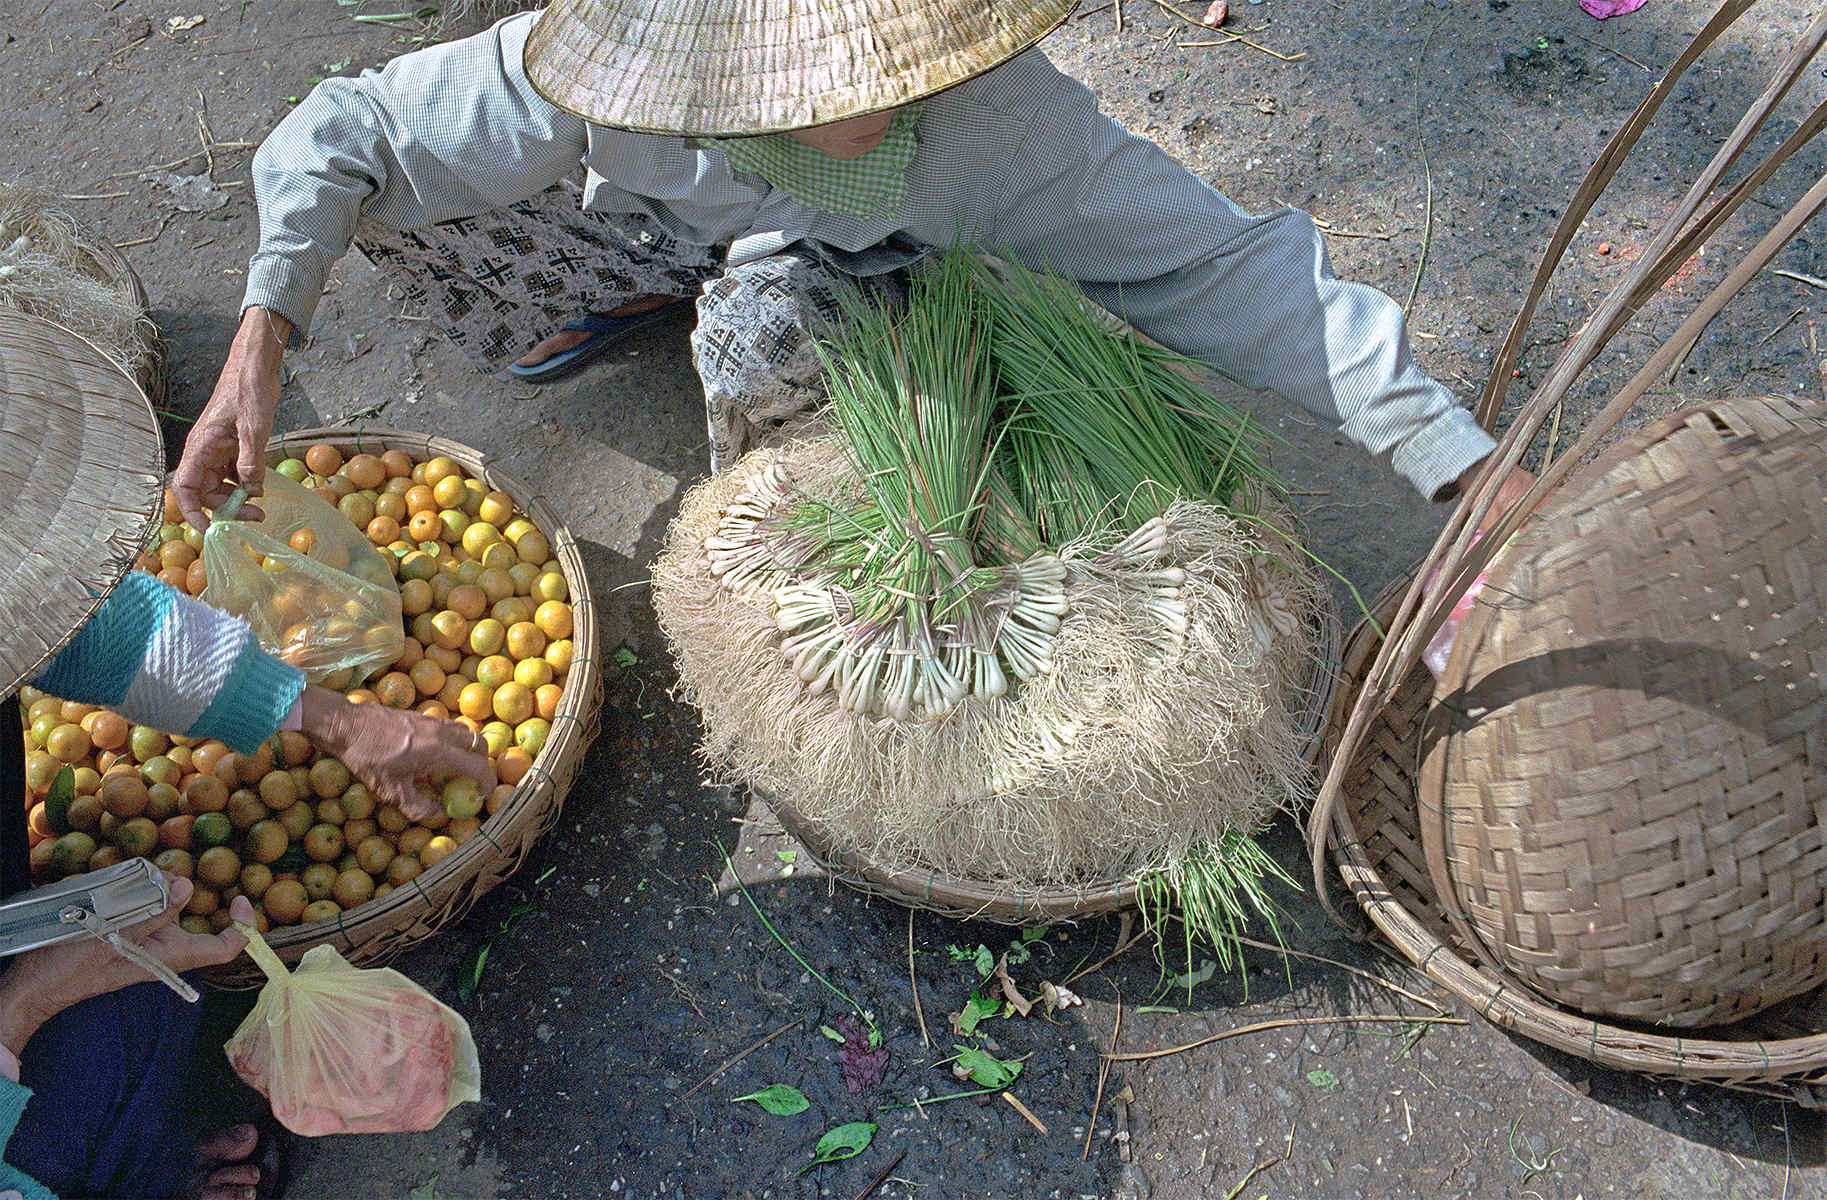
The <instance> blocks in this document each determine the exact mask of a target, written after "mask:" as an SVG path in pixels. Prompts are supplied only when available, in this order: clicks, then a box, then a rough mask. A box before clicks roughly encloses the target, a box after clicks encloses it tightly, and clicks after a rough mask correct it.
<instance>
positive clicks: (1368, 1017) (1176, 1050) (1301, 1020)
mask: <svg viewBox="0 0 1827 1200" xmlns="http://www.w3.org/2000/svg"><path fill="white" fill-rule="evenodd" d="M1392 1021H1400V1022H1402V1023H1403V1024H1407V1025H1465V1024H1468V1023H1469V1022H1467V1021H1466V1019H1465V1018H1464V1017H1406V1016H1387V1015H1384V1014H1382V1013H1365V1014H1359V1015H1353V1016H1341V1017H1282V1018H1280V1019H1278V1020H1274V1021H1258V1022H1256V1023H1255V1024H1254V1025H1239V1026H1238V1027H1237V1028H1235V1029H1226V1030H1224V1031H1222V1032H1220V1033H1214V1034H1212V1035H1211V1036H1210V1037H1202V1038H1200V1039H1199V1040H1198V1041H1196V1042H1188V1043H1186V1044H1185V1045H1184V1046H1169V1047H1167V1048H1166V1049H1164V1050H1132V1051H1130V1052H1129V1053H1128V1054H1110V1055H1106V1057H1107V1058H1109V1059H1110V1061H1111V1062H1143V1061H1146V1060H1148V1059H1151V1058H1166V1057H1168V1056H1169V1055H1172V1054H1184V1053H1186V1052H1187V1051H1188V1050H1197V1049H1199V1047H1201V1046H1209V1045H1211V1044H1212V1043H1213V1042H1222V1041H1224V1040H1225V1039H1226V1038H1234V1037H1242V1036H1243V1035H1244V1034H1246V1033H1264V1032H1267V1031H1268V1030H1271V1029H1289V1028H1294V1027H1297V1026H1305V1025H1345V1024H1351V1023H1362V1024H1375V1023H1383V1024H1388V1023H1389V1022H1392Z"/></svg>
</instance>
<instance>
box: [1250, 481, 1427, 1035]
mask: <svg viewBox="0 0 1827 1200" xmlns="http://www.w3.org/2000/svg"><path fill="white" fill-rule="evenodd" d="M1296 494H1297V495H1298V494H1299V493H1296ZM1232 940H1233V941H1237V942H1241V943H1242V944H1243V945H1245V946H1254V947H1255V948H1256V949H1258V950H1272V951H1274V952H1276V953H1278V954H1288V955H1292V956H1293V957H1295V958H1304V959H1307V960H1308V961H1309V962H1316V963H1325V964H1326V965H1327V966H1329V967H1339V968H1342V969H1343V970H1346V971H1349V972H1350V973H1351V974H1353V975H1357V976H1360V977H1361V978H1364V979H1368V980H1369V981H1370V982H1372V983H1374V984H1376V985H1377V986H1378V987H1383V988H1388V989H1389V990H1390V991H1392V992H1395V993H1396V994H1397V995H1401V996H1407V997H1408V998H1409V999H1410V1000H1413V1001H1414V1002H1415V1003H1416V1004H1419V1005H1422V1006H1424V1007H1426V1008H1431V1009H1433V1010H1434V1011H1435V1012H1445V1011H1446V1010H1445V1009H1444V1008H1442V1007H1440V1005H1439V1004H1437V1003H1435V1002H1434V1001H1432V1000H1429V999H1427V998H1426V997H1425V996H1417V995H1416V994H1415V993H1413V992H1411V991H1409V990H1408V989H1407V988H1405V987H1403V986H1402V985H1401V984H1398V983H1392V982H1390V981H1389V980H1387V979H1384V978H1383V977H1382V976H1380V975H1373V974H1371V973H1370V972H1369V971H1366V970H1363V969H1361V968H1359V967H1354V966H1352V965H1351V964H1350V963H1342V962H1340V961H1339V960H1338V959H1336V958H1327V957H1325V956H1324V955H1321V954H1308V953H1307V952H1306V951H1305V950H1290V949H1288V948H1287V947H1285V946H1277V945H1274V944H1272V943H1270V942H1259V941H1257V940H1256V939H1255V938H1249V937H1244V936H1242V935H1241V934H1239V935H1237V936H1236V937H1234V938H1233V939H1232Z"/></svg>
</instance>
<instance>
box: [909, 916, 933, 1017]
mask: <svg viewBox="0 0 1827 1200" xmlns="http://www.w3.org/2000/svg"><path fill="white" fill-rule="evenodd" d="M907 982H908V984H909V986H911V987H912V988H913V998H914V1016H915V1017H916V1018H918V1019H919V1022H920V1044H921V1045H923V1046H925V1047H926V1048H927V1049H928V1050H931V1049H932V1048H933V1040H932V1038H931V1037H929V1036H928V1035H927V1032H926V1010H925V1009H924V1008H922V1007H920V981H919V980H918V979H916V978H915V977H914V961H913V909H911V908H910V909H908V910H907Z"/></svg>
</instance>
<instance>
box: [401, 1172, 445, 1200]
mask: <svg viewBox="0 0 1827 1200" xmlns="http://www.w3.org/2000/svg"><path fill="white" fill-rule="evenodd" d="M406 1200H438V1177H437V1176H436V1175H433V1176H432V1177H431V1178H430V1179H427V1180H426V1181H425V1182H424V1183H421V1184H420V1185H419V1186H418V1187H416V1188H412V1189H411V1190H409V1191H408V1192H407V1193H406Z"/></svg>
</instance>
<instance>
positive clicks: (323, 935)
mask: <svg viewBox="0 0 1827 1200" xmlns="http://www.w3.org/2000/svg"><path fill="white" fill-rule="evenodd" d="M319 442H322V443H325V444H327V445H330V446H334V447H335V448H336V449H337V450H339V451H341V452H342V453H343V455H344V456H345V457H346V456H348V455H351V454H359V453H368V454H380V453H382V452H383V451H387V450H403V451H405V452H406V453H407V454H410V455H412V456H413V458H414V459H415V460H423V459H426V458H431V457H435V456H437V455H445V456H447V457H449V458H451V459H453V460H454V461H456V462H457V463H458V464H460V465H461V466H462V467H463V469H464V471H465V472H466V473H468V474H470V475H472V476H474V477H476V478H478V479H481V480H483V481H484V482H486V483H487V484H488V485H489V486H490V487H491V488H494V489H496V490H498V491H501V492H505V493H506V494H507V495H509V496H511V497H512V498H513V500H514V503H515V504H516V505H517V506H518V507H519V508H520V510H521V511H522V512H524V513H526V514H527V516H528V517H530V518H532V520H533V523H534V524H535V525H537V526H538V527H539V529H540V531H541V532H542V533H544V534H545V535H546V536H547V537H548V538H550V539H551V542H552V551H553V555H554V557H556V558H557V560H558V563H559V565H560V567H561V568H563V570H564V575H565V584H566V586H567V587H569V588H570V592H571V608H572V612H573V615H574V617H575V622H574V624H575V632H574V633H573V634H572V638H573V641H574V643H575V647H576V653H575V655H574V657H573V658H572V660H571V670H570V671H569V672H568V673H567V674H566V675H565V680H564V691H563V693H562V694H561V695H560V697H559V701H558V713H557V715H556V716H555V717H554V718H553V720H552V733H551V736H550V738H549V739H548V740H547V742H546V744H545V747H544V748H543V749H541V750H540V752H539V755H538V757H537V758H535V759H534V760H533V765H532V768H531V769H530V770H529V771H528V772H527V774H526V776H525V778H523V779H522V780H521V781H520V784H519V786H517V787H516V788H515V789H514V794H513V796H512V797H511V798H510V799H509V800H508V801H507V802H506V803H505V804H503V805H502V806H501V807H500V808H499V809H497V810H496V811H495V813H494V814H493V815H491V816H490V817H489V818H488V820H486V821H485V822H483V824H482V827H481V829H480V830H479V831H478V832H477V834H476V836H475V837H472V838H470V839H469V840H468V841H466V842H464V843H463V844H462V845H460V846H458V847H457V848H456V849H455V850H453V851H451V852H450V853H449V854H448V855H446V856H445V857H444V858H443V859H442V860H440V861H439V862H438V863H437V864H436V865H434V866H432V867H431V868H430V869H429V870H427V871H425V872H424V873H422V874H420V875H419V876H418V877H417V878H415V879H414V880H412V883H411V886H408V887H401V888H397V889H395V890H394V891H392V892H390V893H389V894H388V895H386V896H383V897H382V898H381V899H379V900H370V901H368V903H366V904H362V905H358V906H357V907H355V908H352V909H349V910H348V911H347V912H344V913H341V914H339V915H338V916H337V918H336V919H335V920H326V921H314V922H311V923H310V924H305V925H289V926H283V927H280V928H277V929H274V930H273V932H272V933H270V934H268V935H267V944H268V945H270V946H271V947H272V948H273V950H274V951H275V952H276V953H277V954H278V955H279V957H280V958H282V959H283V960H285V961H286V962H288V963H291V962H297V961H298V959H299V958H300V957H301V956H302V955H303V954H304V952H305V951H306V950H308V949H310V948H311V947H312V946H316V945H319V944H322V943H328V944H330V945H333V946H335V947H336V948H337V950H339V951H341V952H342V955H343V957H345V958H347V959H348V960H349V961H350V962H352V963H375V962H380V961H382V960H384V959H386V958H389V957H391V956H392V955H394V954H397V953H399V952H400V951H401V950H404V949H406V948H407V947H408V946H411V945H413V944H414V943H416V942H420V941H423V940H424V939H425V938H428V937H430V936H431V935H432V934H433V933H436V932H437V931H438V930H439V929H441V928H443V927H444V926H445V925H448V924H450V923H452V922H454V921H457V920H460V919H461V918H462V917H463V915H464V914H465V913H466V912H468V911H469V909H470V906H471V905H473V904H474V903H475V902H476V901H477V900H479V899H480V898H481V897H482V896H483V895H485V894H487V893H488V891H489V890H490V889H492V888H493V887H494V886H495V885H496V884H498V883H500V882H501V881H502V880H504V879H506V878H507V877H508V876H509V875H511V874H513V873H514V871H515V870H516V869H517V868H518V867H519V866H520V864H521V863H522V862H523V861H525V859H526V856H527V854H528V852H529V851H531V850H532V848H533V843H534V842H536V841H538V840H539V838H540V837H541V836H542V835H544V834H545V833H546V832H548V831H549V830H550V829H551V828H552V827H553V826H554V825H555V824H556V823H557V822H558V817H559V811H560V808H561V807H562V805H563V804H564V799H565V793H566V792H567V791H568V790H569V789H570V787H571V783H572V781H573V780H574V779H575V778H576V777H577V771H578V767H579V765H580V764H581V763H582V762H583V758H584V753H585V751H586V750H587V749H588V748H589V746H590V743H591V742H592V741H594V740H595V738H596V732H597V716H598V711H599V710H600V708H601V707H602V701H603V673H602V665H601V659H600V655H599V653H598V647H597V641H596V639H597V632H596V610H595V607H594V605H593V604H592V602H591V598H590V583H589V580H588V578H586V576H585V574H584V562H583V558H582V557H581V556H580V555H579V553H578V549H577V540H576V539H575V538H573V537H572V536H571V532H570V530H568V529H566V528H565V526H564V523H563V522H562V521H560V520H559V518H558V514H557V513H555V512H553V511H552V509H551V508H550V507H549V506H548V505H547V504H546V502H545V501H544V500H542V499H540V498H539V497H538V496H537V495H535V494H534V492H533V489H532V488H530V487H528V486H527V485H526V484H525V483H523V482H521V481H520V480H519V479H517V478H515V477H514V476H512V475H510V474H508V473H507V472H505V471H503V470H501V469H500V468H499V467H497V466H495V465H493V459H492V457H491V456H490V455H486V454H483V453H481V452H480V451H477V450H473V449H471V448H470V447H468V446H465V445H463V444H462V443H461V442H453V441H451V440H450V439H448V438H441V437H435V436H433V435H431V434H425V433H407V432H403V431H399V430H392V429H377V428H371V427H347V428H329V429H303V430H299V431H297V432H295V433H288V434H286V435H285V436H283V437H280V438H276V439H275V440H273V441H272V442H269V443H268V444H267V460H268V463H269V464H272V463H277V462H278V461H279V460H280V459H282V458H284V457H286V456H287V455H288V454H294V455H302V454H303V453H304V451H305V449H306V447H308V446H311V445H314V444H316V443H319ZM207 978H208V979H209V981H210V982H211V983H213V984H215V985H217V986H219V987H250V986H254V985H256V984H259V983H261V982H262V981H263V980H264V978H265V976H264V975H263V974H262V973H261V972H260V970H259V968H257V967H255V966H254V965H253V963H252V962H251V961H250V960H249V959H248V958H247V956H245V955H243V956H242V957H240V958H238V959H236V960H235V961H234V962H232V963H229V964H227V965H226V966H223V967H220V968H216V969H214V970H212V971H211V972H209V974H208V976H207Z"/></svg>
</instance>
